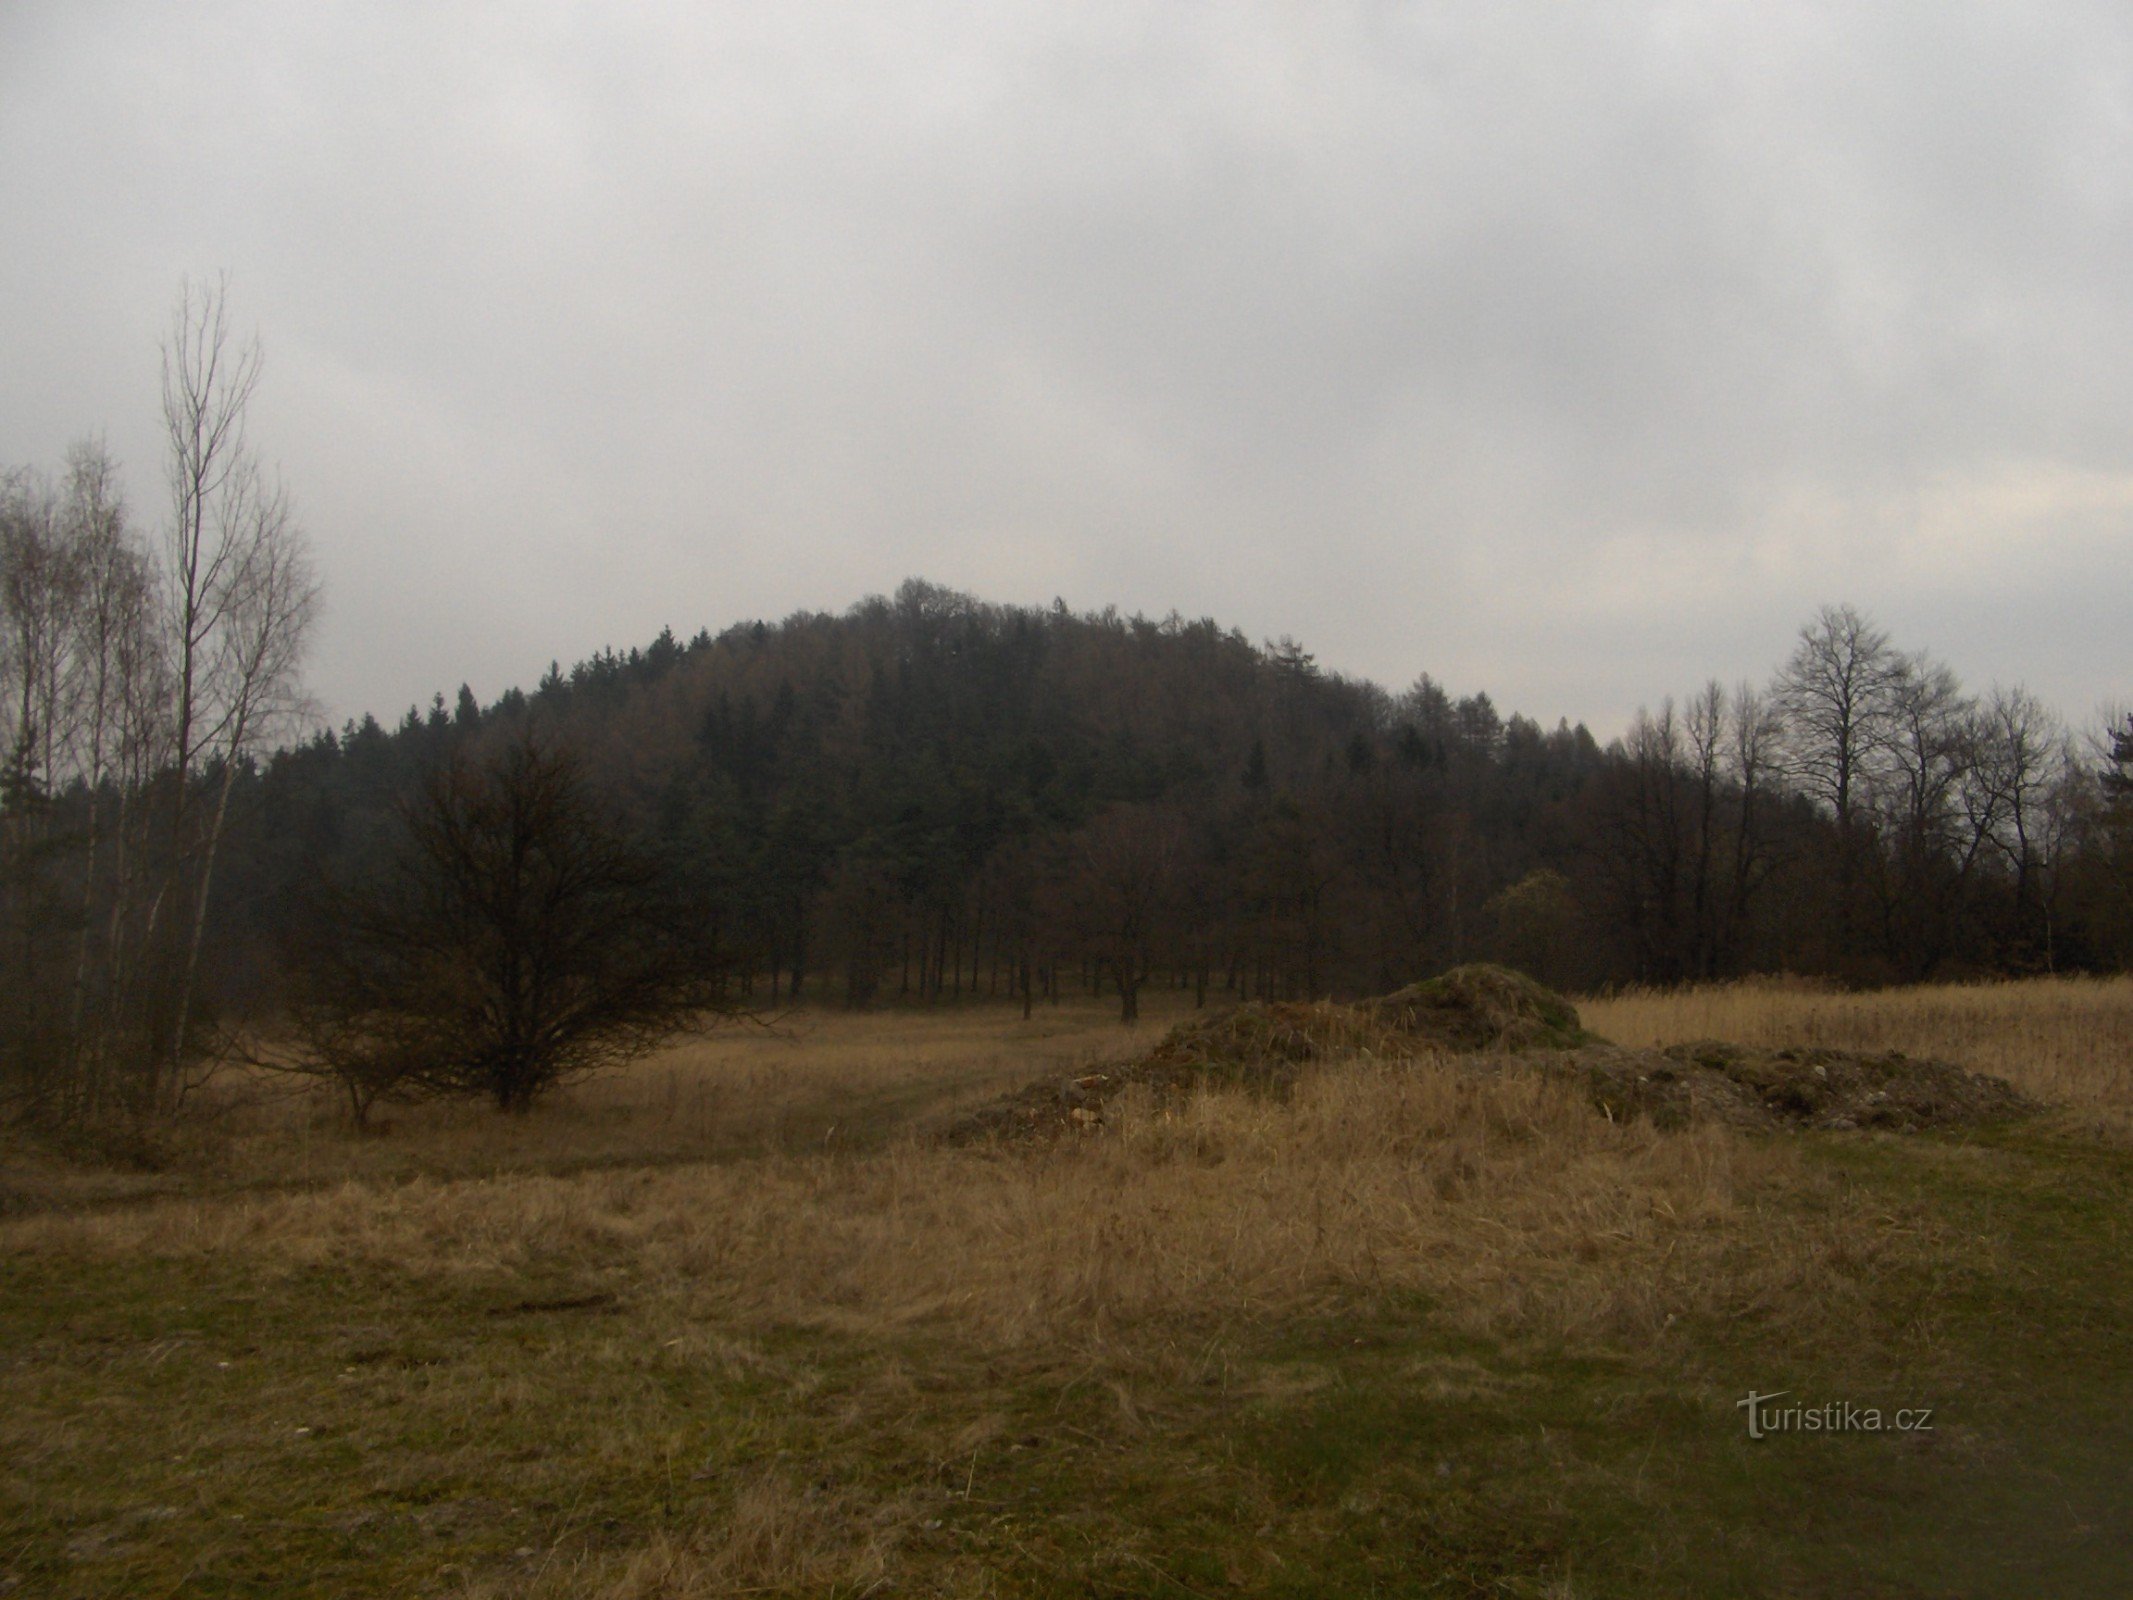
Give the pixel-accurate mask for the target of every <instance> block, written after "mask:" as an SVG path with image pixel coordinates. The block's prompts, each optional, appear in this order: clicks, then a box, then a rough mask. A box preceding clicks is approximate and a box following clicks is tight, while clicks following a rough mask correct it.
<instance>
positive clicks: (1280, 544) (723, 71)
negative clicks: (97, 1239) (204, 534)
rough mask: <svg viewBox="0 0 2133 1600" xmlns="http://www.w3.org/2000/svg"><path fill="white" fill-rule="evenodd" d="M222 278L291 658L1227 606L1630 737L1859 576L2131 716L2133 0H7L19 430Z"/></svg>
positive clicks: (146, 393)
mask: <svg viewBox="0 0 2133 1600" xmlns="http://www.w3.org/2000/svg"><path fill="white" fill-rule="evenodd" d="M221 270H227V271H228V272H229V274H230V278H231V284H232V289H231V298H232V304H233V309H234V311H235V314H236V316H237V319H238V321H239V322H240V324H241V325H243V326H244V327H246V328H256V329H257V331H258V334H259V337H260V339H261V341H262V342H263V344H264V346H265V350H266V358H267V361H266V373H265V378H264V382H263V384H262V387H261V389H260V391H259V394H258V397H257V400H256V401H255V405H254V414H253V434H254V438H255V441H256V442H257V443H258V445H259V446H260V448H261V450H262V452H263V454H265V455H266V456H267V457H268V458H269V459H270V460H273V461H276V462H278V463H279V464H280V467H281V470H282V473H283V476H284V478H285V480H286V482H287V484H288V486H289V488H290V490H291V492H292V494H293V496H294V498H295V501H296V504H297V507H298V509H299V512H300V514H301V517H302V520H303V522H304V525H305V526H306V528H307V529H308V530H309V533H310V535H311V538H312V541H313V543H314V546H315V549H316V553H317V558H318V562H319V565H320V567H321V570H322V573H323V576H324V578H325V582H326V588H327V612H326V616H325V620H324V622H323V624H322V628H321V632H320V635H319V639H318V644H317V648H316V652H315V655H314V658H313V660H314V665H313V672H312V679H313V683H314V687H315V690H316V692H317V693H318V695H319V697H320V698H321V700H322V701H323V702H324V704H325V706H326V707H327V709H328V710H329V711H330V713H331V714H332V715H333V716H334V718H335V719H336V720H338V719H339V718H340V717H343V716H346V715H350V714H354V713H360V712H361V711H363V710H365V709H374V710H376V711H378V712H379V713H380V714H381V715H383V716H388V717H389V716H391V715H394V714H396V713H397V712H398V711H399V710H402V709H404V708H405V707H406V706H407V705H408V704H409V703H410V702H411V701H414V700H417V699H420V700H423V701H425V702H426V701H427V700H428V697H429V695H430V693H431V692H432V691H433V690H437V689H443V690H446V691H447V692H449V691H451V690H453V689H455V688H456V686H457V685H458V684H459V683H460V682H461V681H462V680H464V681H467V682H469V683H471V684H472V685H473V687H474V689H475V691H476V692H477V693H478V694H479V695H480V696H481V697H482V698H483V699H484V700H487V699H491V698H493V697H494V696H495V695H496V694H497V693H499V692H500V691H502V690H503V689H504V688H506V687H508V686H510V685H511V684H513V683H527V682H530V681H531V680H532V679H533V678H534V677H536V676H537V675H538V674H539V673H540V672H541V670H542V669H543V668H545V666H546V665H547V663H548V661H549V660H550V658H551V657H558V658H561V660H562V661H563V662H564V663H565V664H568V663H569V662H570V661H571V660H572V659H574V658H576V657H579V656H582V655H585V654H587V653H589V652H591V651H593V650H595V649H597V648H599V647H600V646H602V645H605V644H610V643H612V644H615V645H618V646H621V647H627V646H628V645H630V644H632V643H642V642H644V641H646V640H648V639H649V638H650V637H651V636H652V635H653V634H655V633H656V632H657V631H658V630H659V628H660V627H661V626H663V625H671V626H672V627H673V628H674V629H675V630H676V631H677V632H678V633H682V634H688V633H693V632H694V631H695V630H696V629H697V628H698V627H701V626H706V625H708V626H710V627H711V628H712V629H714V630H716V629H718V628H720V627H723V626H724V625H726V624H727V623H730V622H732V621H734V620H737V619H740V618H752V617H758V616H760V617H768V618H776V617H779V616H783V615H785V614H787V613H789V612H791V611H793V610H796V609H801V608H805V609H811V610H813V609H829V610H842V609H843V608H844V607H845V606H847V605H849V604H850V603H851V602H852V601H854V600H856V599H858V598H860V597H861V596H862V595H865V594H867V593H869V592H877V591H887V590H890V589H893V588H894V586H895V585H896V584H897V583H898V582H900V581H901V580H902V579H903V578H905V577H906V576H910V575H914V574H915V575H922V576H925V577H928V578H931V579H933V580H935V581H937V582H941V583H946V584H950V585H953V586H956V587H959V588H966V589H969V590H972V591H975V592H976V593H978V594H980V595H983V596H985V597H986V598H989V599H995V600H1007V601H1019V602H1032V603H1047V602H1049V601H1050V600H1051V599H1052V598H1053V597H1054V596H1055V595H1056V596H1061V597H1064V598H1065V599H1066V600H1067V602H1068V603H1069V604H1071V605H1073V606H1075V607H1077V608H1085V607H1098V606H1101V605H1104V604H1106V603H1115V604H1117V605H1118V606H1119V607H1120V608H1121V609H1122V610H1126V611H1135V610H1139V611H1145V612H1148V613H1150V614H1155V615H1160V614H1162V613H1165V612H1168V611H1170V610H1173V609H1175V610H1177V611H1180V612H1182V613H1184V614H1185V615H1187V616H1188V617H1197V616H1202V615H1212V616H1214V617H1216V618H1218V619H1219V620H1220V621H1222V622H1223V623H1224V624H1225V625H1234V626H1237V627H1241V628H1242V629H1244V630H1245V631H1246V632H1247V633H1248V634H1250V635H1252V636H1253V637H1254V638H1262V637H1267V636H1271V635H1276V634H1281V633H1288V634H1293V635H1295V636H1296V637H1297V638H1298V639H1300V640H1301V641H1302V642H1303V643H1304V644H1305V645H1306V646H1307V647H1308V648H1310V649H1312V650H1313V651H1315V652H1316V653H1317V655H1318V657H1319V659H1320V660H1321V661H1322V662H1323V663H1325V664H1326V665H1328V666H1330V667H1335V668H1338V669H1340V670H1342V671H1346V672H1350V673H1355V674H1360V675H1366V676H1369V677H1373V678H1376V679H1377V680H1379V681H1380V682H1382V683H1385V684H1386V685H1387V686H1389V687H1392V688H1399V687H1401V686H1403V685H1405V684H1406V683H1408V682H1410V681H1411V680H1412V679H1413V678H1414V676H1415V675H1416V674H1417V673H1419V672H1424V671H1427V672H1429V673H1430V674H1432V675H1433V676H1435V677H1436V678H1438V679H1439V680H1440V681H1443V682H1445V683H1447V684H1448V685H1449V686H1451V687H1452V688H1453V689H1454V690H1456V691H1460V692H1466V691H1471V690H1473V689H1486V690H1488V691H1489V692H1490V693H1491V694H1492V695H1493V696H1494V697H1495V698H1496V700H1497V702H1498V704H1499V705H1500V706H1503V707H1505V708H1506V709H1520V710H1524V711H1526V712H1528V713H1529V714H1532V715H1535V716H1538V717H1540V718H1542V719H1543V720H1544V721H1548V722H1552V721H1553V720H1554V719H1555V718H1556V717H1558V716H1565V715H1567V716H1569V717H1571V718H1573V719H1578V718H1583V719H1585V720H1587V721H1589V722H1590V723H1591V724H1592V726H1593V728H1594V729H1595V731H1597V732H1600V733H1601V734H1602V735H1603V736H1604V735H1606V734H1608V733H1611V732H1614V731H1618V730H1619V728H1620V726H1621V724H1622V723H1623V722H1624V721H1625V720H1626V718H1627V716H1628V715H1629V713H1630V712H1632V711H1633V710H1634V709H1635V707H1636V706H1637V705H1638V704H1639V703H1640V702H1646V701H1649V702H1652V703H1654V704H1656V703H1657V701H1658V699H1659V698H1660V697H1661V696H1662V695H1665V694H1668V693H1674V694H1680V693H1683V692H1685V691H1688V690H1690V689H1692V688H1693V687H1694V686H1695V685H1696V684H1698V683H1699V682H1701V681H1702V680H1703V679H1704V678H1706V677H1707V676H1711V675H1717V676H1719V677H1721V678H1724V679H1727V680H1729V681H1730V680H1732V679H1734V678H1737V677H1739V676H1741V675H1744V674H1745V675H1751V676H1754V677H1756V678H1762V677H1763V676H1765V675H1766V674H1767V673H1768V672H1769V670H1770V669H1771V668H1772V667H1773V666H1774V665H1775V664H1776V663H1777V661H1778V660H1779V659H1780V658H1781V657H1782V656H1783V655H1784V654H1785V653H1786V651H1787V649H1788V648H1789V645H1790V642H1791V640H1792V637H1793V635H1794V634H1795V632H1796V630H1797V629H1798V627H1799V625H1800V624H1801V623H1802V622H1803V621H1804V620H1805V619H1806V618H1807V617H1808V616H1809V615H1811V613H1812V612H1813V610H1814V609H1815V607H1816V606H1818V605H1819V604H1821V603H1823V602H1825V601H1848V602H1850V603H1852V604H1854V605H1857V606H1858V607H1860V608H1861V609H1863V610H1865V611H1867V612H1869V613H1870V614H1871V615H1873V616H1874V617H1876V618H1877V619H1879V620H1880V621H1881V622H1882V623H1883V624H1884V625H1885V626H1887V627H1888V628H1889V629H1890V630H1891V632H1892V633H1893V634H1894V635H1895V637H1896V640H1897V642H1898V643H1899V644H1903V645H1906V646H1924V647H1927V648H1930V649H1932V650H1934V651H1935V652H1937V653H1938V654H1939V655H1941V656H1943V657H1944V658H1946V659H1947V660H1949V661H1950V662H1951V663H1952V664H1953V665H1954V666H1955V668H1956V669H1957V671H1958V672H1959V673H1961V674H1962V676H1963V677H1964V679H1965V680H1966V682H1968V683H1970V684H1972V685H1973V686H1976V687H1983V686H1985V685H1986V684H1988V683H1990V682H1991V681H1993V680H1995V679H1997V680H2000V681H2007V682H2012V681H2017V680H2019V681H2023V682H2026V683H2028V684H2029V685H2030V686H2031V687H2032V688H2033V689H2035V690H2037V691H2038V692H2039V693H2040V694H2042V695H2043V696H2044V697H2045V698H2046V699H2047V700H2049V701H2051V702H2052V703H2054V704H2055V705H2057V706H2058V707H2059V708H2060V709H2061V710H2062V711H2063V712H2065V713H2066V714H2067V715H2068V716H2069V717H2070V718H2072V719H2073V720H2074V721H2075V722H2076V723H2077V724H2080V723H2084V722H2086V721H2087V720H2088V719H2089V718H2090V717H2091V715H2092V713H2093V712H2094V710H2095V708H2096V706H2097V704H2098V703H2099V702H2101V701H2104V700H2124V699H2129V698H2133V626H2129V613H2133V9H2129V8H2128V7H2126V6H2125V5H2124V4H2123V0H2103V3H2096V4H2079V3H2061V0H2028V3H2025V4H2021V5H2016V4H2012V3H2004V4H1993V5H1973V4H1965V3H1962V0H1930V3H1920V4H1913V5H1905V4H1894V3H1891V4H1873V5H1861V4H1859V3H1858V0H1839V3H1830V4H1818V3H1811V0H1783V3H1779V0H1761V3H1756V4H1725V3H1700V4H1671V5H1658V4H1653V5H1638V4H1631V3H1621V0H1614V3H1607V4H1591V5H1577V4H1567V3H1564V0H1545V3H1533V4H1516V3H1508V4H1507V3H1491V4H1487V5H1480V4H1471V5H1469V4H1460V5H1452V4H1389V3H1388V4H1371V3H1353V4H1311V5H1305V4H1300V3H1291V4H1279V5H1277V4H1253V3H1239V0H1225V3H1221V4H1208V5H1200V4H1190V3H1182V0H1178V3H1172V0H1165V3H1161V4H1148V3H1145V0H1142V3H1135V4H1096V3H1077V4H1057V3H1053V4H1025V3H1018V0H987V3H984V4H972V5H949V4H927V3H912V0H872V3H870V4H865V5H853V6H849V7H830V6H815V5H804V4H791V5H786V4H775V5H766V4H761V3H749V4H719V3H707V0H699V3H679V0H677V3H674V4H669V5H650V4H647V5H628V4H610V5H596V4H585V5H561V4H557V5H545V6H544V5H510V6H507V5H500V4H498V5H475V4H465V5H455V4H436V5H419V6H418V5H401V4H386V3H383V0H380V3H377V4H369V5H363V4H339V5H329V4H302V5H291V4H287V3H262V4H253V5H242V4H214V3H188V4H186V5H182V6H179V5H170V4H167V3H154V4H150V3H142V4H117V3H112V4H99V3H94V0H65V3H56V0H55V3H45V0H0V465H6V464H15V465H22V464H37V465H43V466H48V467H56V465H57V464H58V462H59V459H60V456H61V453H62V452H63V450H64V448H65V446H66V444H67V442H68V441H69V440H70V439H73V438H76V437H79V436H81V435H83V434H85V433H90V432H94V431H97V430H102V431H103V432H104V433H105V434H106V436H107V437H108V439H109V442H110V444H111V446H112V448H113V450H114V451H115V452H116V453H117V454H118V455H119V456H120V457H121V459H122V461H123V464H124V466H125V468H126V471H127V480H128V484H129V487H130V491H131V496H132V499H133V501H134V504H135V507H136V510H137V511H138V512H139V513H140V515H141V517H142V518H143V519H144V520H146V521H148V522H154V521H156V520H157V519H158V518H159V517H160V515H161V510H162V504H161V497H162V490H161V486H160V476H159V474H160V458H159V454H158V439H157V426H158V423H157V414H156V405H157V382H158V379H157V370H158V369H157V347H158V342H159V340H160V339H161V338H162V337H163V335H164V332H165V329H166V327H167V324H168V319H169V315H170V311H171V307H172V303H173V301H174V300H175V298H176V295H177V291H178V285H179V282H180V279H181V277H182V276H183V275H185V274H187V273H191V274H193V275H195V276H196V277H197V276H200V275H210V276H211V275H213V274H214V273H216V272H218V271H221Z"/></svg>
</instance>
